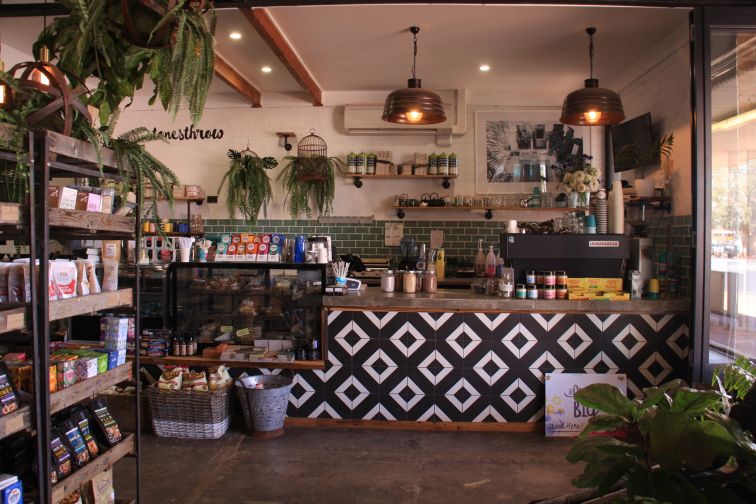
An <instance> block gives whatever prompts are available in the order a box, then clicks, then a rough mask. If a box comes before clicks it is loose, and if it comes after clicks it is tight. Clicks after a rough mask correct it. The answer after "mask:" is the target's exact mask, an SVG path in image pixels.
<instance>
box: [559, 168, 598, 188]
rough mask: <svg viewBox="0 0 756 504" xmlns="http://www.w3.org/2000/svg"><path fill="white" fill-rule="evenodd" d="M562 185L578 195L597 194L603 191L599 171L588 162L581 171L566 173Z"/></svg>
mask: <svg viewBox="0 0 756 504" xmlns="http://www.w3.org/2000/svg"><path fill="white" fill-rule="evenodd" d="M562 183H563V184H564V185H565V186H567V187H568V188H569V189H570V190H571V191H575V192H578V193H584V192H596V191H598V190H599V189H601V179H600V177H599V171H598V169H596V168H595V167H593V166H591V165H590V164H589V163H587V162H586V164H585V165H584V166H583V168H582V169H581V170H575V171H574V172H568V173H565V174H564V178H562Z"/></svg>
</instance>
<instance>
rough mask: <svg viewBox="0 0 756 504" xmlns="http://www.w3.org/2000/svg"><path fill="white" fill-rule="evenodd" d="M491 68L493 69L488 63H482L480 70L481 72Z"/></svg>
mask: <svg viewBox="0 0 756 504" xmlns="http://www.w3.org/2000/svg"><path fill="white" fill-rule="evenodd" d="M489 70H491V67H490V66H488V65H480V71H481V72H488V71H489Z"/></svg>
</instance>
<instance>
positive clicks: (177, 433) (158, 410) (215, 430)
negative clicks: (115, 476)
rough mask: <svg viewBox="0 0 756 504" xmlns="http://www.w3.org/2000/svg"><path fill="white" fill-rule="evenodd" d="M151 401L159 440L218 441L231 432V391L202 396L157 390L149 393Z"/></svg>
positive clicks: (153, 426)
mask: <svg viewBox="0 0 756 504" xmlns="http://www.w3.org/2000/svg"><path fill="white" fill-rule="evenodd" d="M147 400H148V401H149V404H150V411H151V413H152V430H153V431H154V433H155V435H156V436H159V437H177V438H188V439H217V438H219V437H221V436H222V435H223V434H224V433H225V432H226V431H227V430H228V426H229V423H230V418H231V410H230V408H229V405H228V390H216V391H213V392H209V391H208V392H198V391H194V390H161V389H159V388H157V387H155V386H153V387H150V388H148V389H147Z"/></svg>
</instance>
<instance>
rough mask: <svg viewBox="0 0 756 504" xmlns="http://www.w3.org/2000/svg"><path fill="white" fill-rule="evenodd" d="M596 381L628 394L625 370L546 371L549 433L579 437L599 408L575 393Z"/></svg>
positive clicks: (555, 435)
mask: <svg viewBox="0 0 756 504" xmlns="http://www.w3.org/2000/svg"><path fill="white" fill-rule="evenodd" d="M594 383H608V384H610V385H614V386H615V387H617V388H618V389H620V390H621V391H622V393H623V394H625V395H627V377H626V376H625V375H624V374H584V373H549V374H547V375H546V437H576V436H577V435H578V434H580V432H581V431H582V430H583V428H584V427H585V426H586V424H587V423H588V420H589V419H590V418H591V417H594V416H596V415H598V413H599V411H598V410H595V409H593V408H588V407H585V406H583V405H582V404H580V403H579V402H577V401H576V400H575V393H576V392H577V391H579V390H580V389H582V388H584V387H587V386H588V385H592V384H594Z"/></svg>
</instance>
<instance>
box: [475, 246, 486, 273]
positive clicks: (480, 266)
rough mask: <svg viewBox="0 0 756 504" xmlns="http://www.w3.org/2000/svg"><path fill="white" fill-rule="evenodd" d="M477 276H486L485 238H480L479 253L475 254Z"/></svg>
mask: <svg viewBox="0 0 756 504" xmlns="http://www.w3.org/2000/svg"><path fill="white" fill-rule="evenodd" d="M475 276H476V277H478V278H484V277H485V276H486V255H485V254H484V253H483V240H478V253H477V254H476V255H475Z"/></svg>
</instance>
